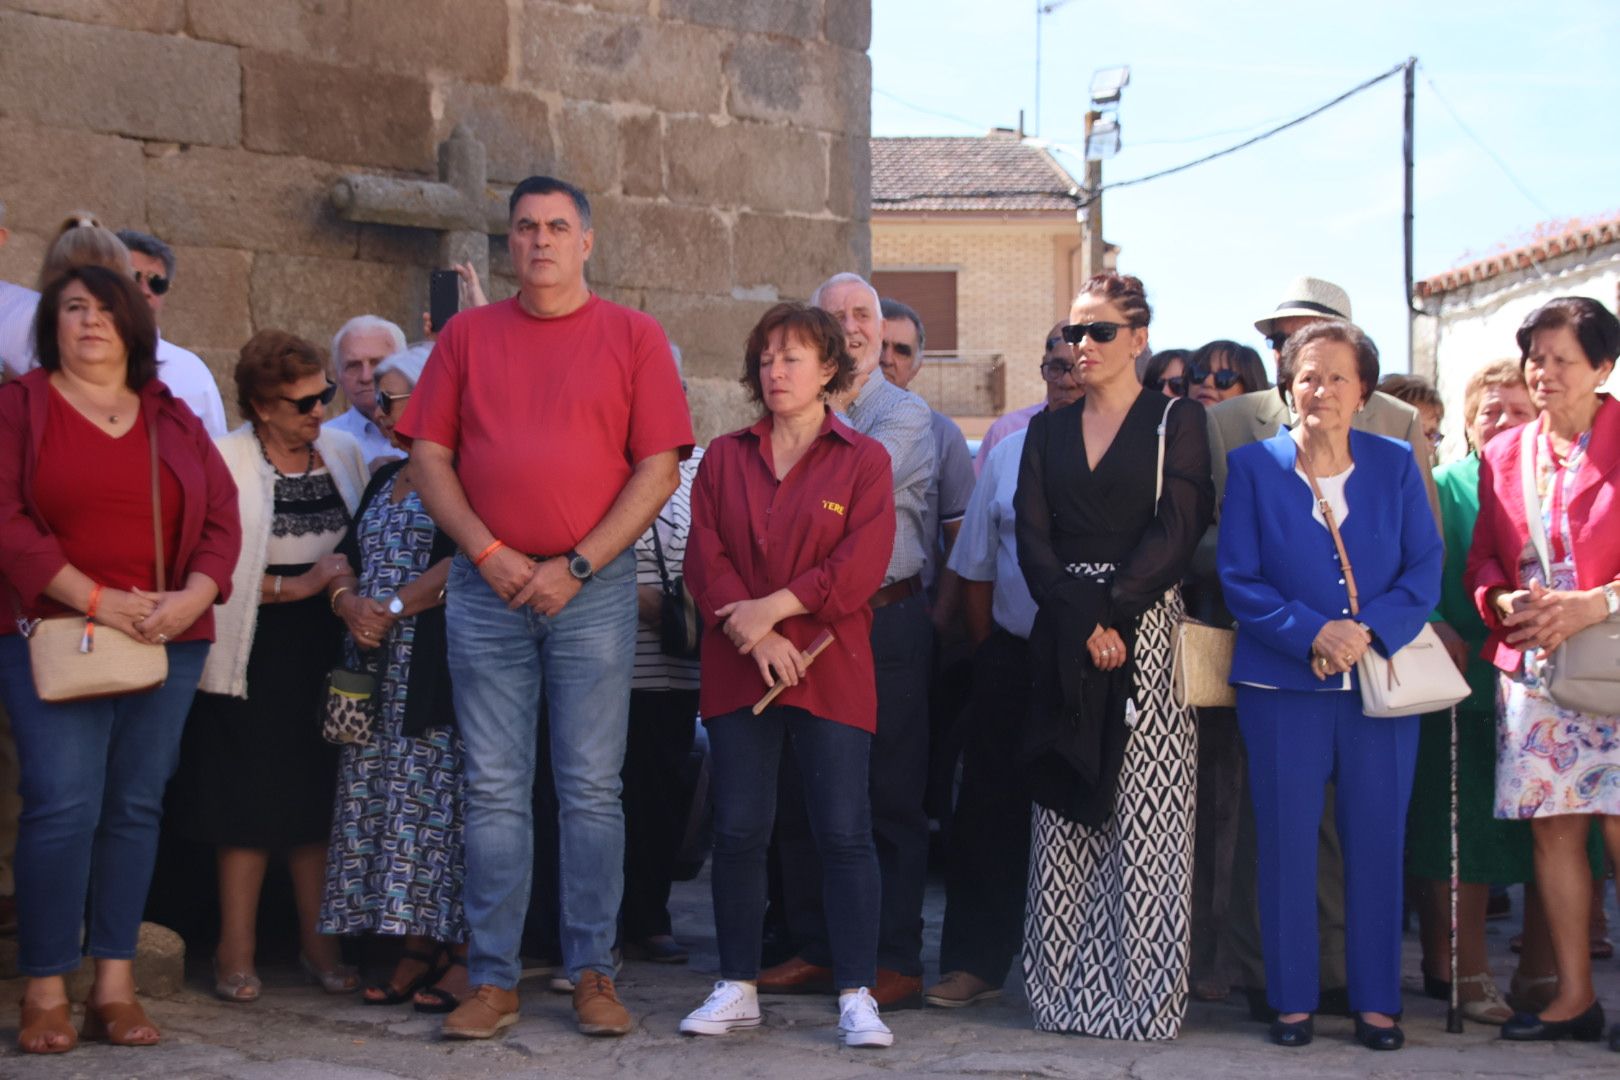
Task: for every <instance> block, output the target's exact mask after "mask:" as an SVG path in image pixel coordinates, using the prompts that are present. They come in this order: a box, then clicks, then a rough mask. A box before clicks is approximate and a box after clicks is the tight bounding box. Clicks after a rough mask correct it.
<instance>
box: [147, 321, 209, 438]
mask: <svg viewBox="0 0 1620 1080" xmlns="http://www.w3.org/2000/svg"><path fill="white" fill-rule="evenodd" d="M157 362H158V378H160V379H162V380H163V383H164V385H165V386H167V387H168V388H169V392H170V393H172V394H173V395H174V396H175V397H177V398H179V399H180V400H181V401H183V402H185V403H186V404H187V405H189V406H191V411H192V412H194V413H196V414H197V419H199V420H201V421H202V425H203V427H205V428H207V429H208V434H209V435H210V436H212V437H213V438H216V439H217V438H219V437H220V436H221V435H223V434H225V431H226V427H225V402H224V401H222V400H221V399H220V396H219V383H218V382H217V381H215V379H214V373H213V372H212V371H210V370H208V365H207V364H205V363H203V359H202V357H200V356H198V355H197V354H196V353H194V352H192V351H190V350H189V349H182V348H181V347H180V346H178V345H176V344H174V343H173V342H169V341H164V340H163V338H161V337H159V338H158V347H157Z"/></svg>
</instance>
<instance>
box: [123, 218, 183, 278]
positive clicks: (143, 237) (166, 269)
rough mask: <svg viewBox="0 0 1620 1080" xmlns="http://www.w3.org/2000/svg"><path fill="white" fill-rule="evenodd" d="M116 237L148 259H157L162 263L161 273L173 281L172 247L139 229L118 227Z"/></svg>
mask: <svg viewBox="0 0 1620 1080" xmlns="http://www.w3.org/2000/svg"><path fill="white" fill-rule="evenodd" d="M117 235H118V239H120V240H122V241H123V242H124V246H125V247H127V248H129V250H131V251H137V252H140V253H141V254H142V255H145V256H146V257H147V258H149V259H159V260H161V261H162V263H163V274H164V276H165V277H167V278H168V279H169V281H170V282H173V281H174V249H173V248H171V247H170V246H169V245H168V244H165V243H164V242H163V241H162V240H159V239H158V238H157V237H155V236H153V235H152V234H151V233H143V232H141V231H140V230H139V229H119V230H118V233H117Z"/></svg>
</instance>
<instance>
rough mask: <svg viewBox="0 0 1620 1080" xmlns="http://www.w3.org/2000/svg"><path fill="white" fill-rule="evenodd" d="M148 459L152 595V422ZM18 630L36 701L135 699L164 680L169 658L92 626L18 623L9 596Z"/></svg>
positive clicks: (159, 521)
mask: <svg viewBox="0 0 1620 1080" xmlns="http://www.w3.org/2000/svg"><path fill="white" fill-rule="evenodd" d="M147 434H148V436H149V438H148V442H149V443H150V446H151V456H152V542H153V545H154V551H155V552H156V559H155V563H156V569H157V591H158V592H160V593H161V592H163V591H164V590H165V589H166V588H167V584H166V579H165V577H164V573H163V513H162V503H161V499H160V497H159V495H158V452H157V422H156V418H155V417H154V418H152V419H151V420H150V421H149V422H148V423H147ZM13 605H14V606H15V607H16V609H17V628H18V629H19V630H21V631H22V634H23V636H24V637H26V638H27V639H28V662H29V665H30V666H31V667H32V668H33V673H34V692H35V693H36V694H38V695H39V699H40V700H41V701H48V702H53V703H63V702H70V701H88V700H91V699H92V698H104V697H115V696H117V695H120V694H139V693H143V692H145V691H147V690H155V689H157V688H158V687H160V686H162V685H163V682H164V680H165V679H167V678H168V677H169V653H168V650H167V649H165V648H164V647H163V646H162V645H148V644H147V643H146V642H144V641H136V640H135V639H134V638H132V637H130V636H129V635H127V634H124V633H121V632H119V631H117V630H113V629H111V628H110V627H109V628H108V630H107V632H105V633H103V634H100V635H97V634H95V633H94V631H93V629H92V628H93V626H94V625H95V624H94V620H92V619H88V618H84V617H81V616H79V615H56V616H52V617H50V618H48V619H34V620H32V621H30V620H27V619H24V618H23V617H22V607H21V604H20V603H19V602H18V601H17V598H16V596H15V594H14V595H13Z"/></svg>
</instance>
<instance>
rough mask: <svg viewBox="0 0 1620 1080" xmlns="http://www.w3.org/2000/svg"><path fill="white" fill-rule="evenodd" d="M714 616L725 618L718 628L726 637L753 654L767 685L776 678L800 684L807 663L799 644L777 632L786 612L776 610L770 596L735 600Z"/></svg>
mask: <svg viewBox="0 0 1620 1080" xmlns="http://www.w3.org/2000/svg"><path fill="white" fill-rule="evenodd" d="M714 616H715V618H717V619H722V620H724V621H723V622H721V624H720V630H721V632H722V633H724V634H725V635H726V640H728V641H730V642H731V643H732V644H733V645H735V646H736V647H737V651H738V652H740V653H742V654H743V655H744V656H750V657H753V660H754V666H755V667H757V668H758V669H759V677H760V678H761V679H763V680H764V681H765V685H766V686H767V687H771V686H775V685H776V684H777V682H783V683H786V684H787V685H788V686H797V685H799V680H800V679H802V678H804V672H805V669H806V667H808V664H807V663H806V661H805V658H804V654H803V653H802V652H800V651H799V647H798V646H797V645H795V644H793V642H791V641H789V640H788V639H787V638H785V637H783V636H782V635H781V634H779V633H777V631H776V624H777V623H778V622H780V621H782V619H783V618H784V617H785V616H784V615H781V614H779V613H778V606H777V605H776V604H775V603H774V602H773V599H772V597H769V596H766V597H761V598H760V599H758V600H736V601H733V602H732V603H729V604H727V605H725V606H724V607H722V608H720V609H719V610H718V611H716V612H715V613H714Z"/></svg>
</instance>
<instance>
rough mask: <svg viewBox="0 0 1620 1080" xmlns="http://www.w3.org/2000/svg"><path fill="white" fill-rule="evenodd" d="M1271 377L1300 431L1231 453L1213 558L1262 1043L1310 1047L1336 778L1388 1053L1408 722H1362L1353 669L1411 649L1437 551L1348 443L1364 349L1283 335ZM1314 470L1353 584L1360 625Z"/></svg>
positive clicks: (1377, 449) (1396, 998)
mask: <svg viewBox="0 0 1620 1080" xmlns="http://www.w3.org/2000/svg"><path fill="white" fill-rule="evenodd" d="M1280 366H1281V368H1282V370H1284V371H1292V372H1293V378H1292V381H1291V383H1290V385H1289V386H1288V387H1287V389H1288V391H1289V393H1290V394H1291V396H1292V398H1293V404H1294V407H1295V410H1296V411H1297V412H1298V413H1299V417H1300V422H1299V424H1298V425H1297V426H1296V428H1295V429H1294V430H1293V431H1282V432H1279V433H1278V434H1277V435H1276V436H1275V437H1273V438H1271V439H1268V440H1266V441H1264V442H1259V443H1251V444H1250V445H1248V446H1245V447H1242V448H1240V449H1237V450H1234V451H1232V452H1231V453H1230V454H1229V455H1227V465H1228V473H1229V474H1228V478H1227V483H1226V501H1225V504H1224V506H1223V508H1222V513H1221V527H1220V543H1219V549H1218V552H1219V553H1218V558H1217V561H1218V566H1219V569H1220V577H1221V585H1222V588H1223V589H1224V590H1225V594H1226V602H1227V606H1228V607H1230V608H1231V610H1232V614H1233V616H1234V617H1235V618H1236V620H1237V644H1236V648H1235V651H1234V653H1233V658H1232V683H1233V684H1234V685H1235V686H1236V687H1237V695H1238V724H1239V726H1240V727H1241V728H1242V731H1243V740H1244V743H1245V745H1246V747H1247V749H1248V753H1249V779H1250V787H1251V789H1252V792H1253V797H1254V817H1255V828H1256V832H1257V840H1258V845H1257V846H1258V849H1259V855H1260V924H1261V929H1262V932H1263V935H1264V951H1265V960H1266V993H1267V997H1268V999H1269V1001H1270V1003H1271V1005H1272V1007H1273V1008H1275V1009H1276V1010H1277V1012H1278V1019H1277V1022H1276V1023H1275V1024H1273V1025H1272V1029H1271V1037H1272V1040H1273V1041H1274V1042H1277V1043H1278V1044H1279V1045H1283V1046H1303V1045H1305V1044H1306V1043H1308V1042H1310V1041H1311V1037H1312V1025H1311V1014H1312V1012H1314V1011H1315V1008H1316V997H1317V942H1316V833H1317V826H1318V823H1319V822H1320V821H1321V818H1322V801H1323V790H1324V786H1325V785H1326V783H1327V782H1328V781H1329V780H1334V781H1335V782H1336V790H1337V799H1336V810H1337V813H1338V828H1339V840H1340V843H1341V845H1342V846H1343V849H1344V864H1345V865H1344V878H1345V914H1346V927H1345V951H1346V956H1347V967H1348V974H1349V982H1350V1004H1351V1008H1353V1009H1355V1010H1357V1012H1356V1038H1357V1040H1358V1041H1360V1042H1361V1043H1362V1044H1363V1045H1365V1046H1367V1047H1370V1048H1371V1049H1375V1050H1398V1049H1400V1047H1401V1046H1402V1045H1403V1043H1404V1041H1405V1040H1404V1036H1403V1034H1402V1032H1401V1029H1400V1028H1399V1027H1398V1026H1396V1024H1395V1021H1394V1015H1395V1014H1397V1013H1398V1012H1399V1011H1400V1007H1401V1005H1400V956H1401V880H1402V876H1401V842H1402V837H1403V835H1404V833H1405V828H1406V802H1407V798H1408V797H1409V796H1410V795H1411V791H1412V773H1413V768H1414V765H1415V763H1416V760H1417V745H1418V718H1417V717H1416V716H1409V717H1401V718H1399V719H1373V718H1370V717H1367V716H1365V715H1364V714H1363V713H1362V711H1361V695H1360V693H1359V692H1358V691H1359V688H1358V686H1357V683H1356V674H1355V666H1356V661H1357V660H1358V659H1359V658H1360V657H1361V654H1362V653H1363V652H1364V651H1365V650H1367V649H1369V648H1372V649H1377V650H1378V652H1379V653H1381V654H1383V655H1386V656H1387V655H1390V654H1392V653H1394V652H1395V651H1397V650H1398V649H1400V648H1402V647H1403V646H1405V645H1406V644H1408V643H1409V642H1410V641H1411V640H1412V639H1413V638H1415V637H1416V636H1417V634H1418V631H1419V630H1421V629H1422V628H1423V624H1424V622H1425V621H1426V620H1427V618H1428V615H1429V613H1430V612H1431V611H1432V610H1433V609H1434V605H1435V603H1436V601H1437V600H1438V599H1439V596H1440V572H1441V564H1442V562H1443V558H1444V551H1443V547H1442V544H1441V541H1440V537H1439V534H1438V532H1437V531H1436V529H1435V525H1434V514H1433V513H1432V512H1431V511H1430V509H1429V502H1428V498H1427V496H1426V494H1425V492H1424V487H1423V481H1422V478H1421V476H1420V474H1419V472H1418V468H1417V464H1416V462H1414V461H1413V459H1412V452H1411V450H1410V448H1408V447H1407V446H1405V445H1404V444H1401V443H1397V442H1395V441H1393V440H1391V439H1385V438H1383V437H1381V436H1378V435H1371V434H1367V433H1365V432H1360V431H1352V430H1351V429H1350V418H1351V416H1353V415H1354V414H1355V413H1356V412H1357V411H1359V410H1360V408H1361V407H1362V405H1363V404H1365V402H1366V400H1367V397H1368V395H1370V394H1371V393H1372V391H1373V387H1374V385H1375V384H1376V383H1377V382H1378V350H1377V348H1376V347H1375V346H1374V345H1373V343H1372V342H1371V341H1370V340H1368V339H1367V337H1366V335H1365V334H1363V333H1362V332H1361V331H1360V330H1358V329H1357V328H1356V327H1354V326H1352V325H1350V324H1349V323H1346V322H1338V321H1333V322H1323V323H1316V324H1313V325H1311V326H1309V327H1306V328H1305V329H1303V330H1301V331H1299V332H1298V333H1296V334H1295V335H1294V336H1293V337H1291V338H1290V339H1289V341H1288V344H1287V346H1286V347H1285V348H1284V350H1283V358H1282V363H1281V365H1280ZM1311 474H1314V476H1315V479H1316V481H1317V484H1318V485H1319V488H1320V491H1321V495H1322V498H1323V500H1324V501H1326V502H1327V503H1328V504H1329V506H1330V507H1331V508H1332V510H1333V512H1334V515H1335V518H1336V519H1337V521H1338V523H1339V531H1340V533H1341V535H1342V536H1343V539H1344V546H1345V551H1346V554H1347V556H1348V558H1349V559H1350V564H1351V567H1352V568H1353V570H1354V575H1355V581H1356V583H1357V585H1358V587H1359V601H1360V614H1359V616H1357V617H1354V618H1353V617H1352V616H1351V613H1350V599H1349V593H1348V591H1347V588H1346V583H1345V574H1344V572H1343V570H1342V569H1341V568H1340V565H1339V556H1338V550H1337V548H1336V547H1335V546H1334V543H1333V537H1332V534H1331V533H1329V531H1328V529H1327V526H1326V524H1325V520H1326V519H1325V517H1324V515H1323V514H1322V512H1321V509H1320V507H1319V505H1318V503H1317V501H1316V499H1315V497H1313V495H1312V491H1311V487H1310V482H1309V480H1308V479H1307V477H1308V476H1310V475H1311Z"/></svg>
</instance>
